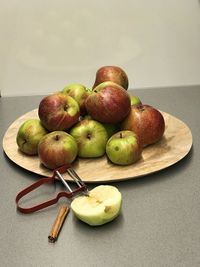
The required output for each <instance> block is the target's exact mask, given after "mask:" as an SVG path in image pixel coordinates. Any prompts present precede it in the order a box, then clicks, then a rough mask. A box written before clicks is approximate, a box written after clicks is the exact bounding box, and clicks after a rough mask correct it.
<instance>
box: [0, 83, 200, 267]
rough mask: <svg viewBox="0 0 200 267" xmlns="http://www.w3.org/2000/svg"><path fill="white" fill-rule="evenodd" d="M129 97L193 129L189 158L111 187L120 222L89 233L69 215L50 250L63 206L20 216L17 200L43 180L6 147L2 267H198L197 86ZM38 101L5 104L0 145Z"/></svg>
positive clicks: (0, 189) (1, 102)
mask: <svg viewBox="0 0 200 267" xmlns="http://www.w3.org/2000/svg"><path fill="white" fill-rule="evenodd" d="M132 93H133V94H136V95H138V96H139V97H140V98H141V100H142V101H143V103H148V104H150V105H153V106H155V107H156V108H159V109H161V110H163V111H165V112H168V113H170V114H172V115H174V116H176V117H178V118H179V119H181V120H183V121H184V122H185V123H186V124H187V125H188V126H189V127H190V129H191V131H192V134H193V147H192V150H191V151H190V153H189V154H188V155H187V156H186V157H185V158H184V159H183V160H181V161H180V162H178V163H177V164H175V165H173V166H171V167H169V168H167V169H165V170H162V171H160V172H158V173H155V174H151V175H148V176H145V177H143V178H138V179H133V180H129V181H124V182H117V183H113V185H115V186H117V187H118V188H119V190H120V191H121V192H122V195H123V208H122V213H121V215H120V216H119V217H118V218H117V219H116V220H115V221H113V222H111V223H109V224H107V225H104V226H101V227H93V228H92V227H90V226H87V225H86V224H84V223H81V222H80V221H78V220H76V219H75V218H74V216H73V214H72V213H70V214H69V216H68V217H67V220H66V221H65V224H64V226H63V228H62V231H61V234H60V236H59V239H58V241H57V242H56V243H55V244H51V243H48V240H47V236H48V234H49V231H50V229H51V226H52V224H53V221H54V219H55V217H56V214H57V211H58V207H59V205H60V204H61V202H60V203H59V205H58V206H56V207H51V208H49V209H46V210H43V211H41V212H37V213H34V214H30V215H23V214H21V213H19V212H17V211H16V206H15V196H16V194H17V193H18V192H19V191H20V190H21V189H23V188H24V187H26V186H28V185H29V184H30V183H32V182H34V181H36V180H37V179H39V178H40V176H37V175H35V174H33V173H30V172H28V171H25V170H23V169H21V168H20V167H18V166H16V165H15V164H14V163H12V162H11V161H10V160H9V159H8V158H7V157H6V155H5V154H4V153H3V149H2V148H1V153H0V167H1V174H0V180H1V186H0V199H1V201H0V229H1V231H0V241H1V245H0V259H1V261H0V266H23V267H24V266H38V267H39V266H59V267H62V266H83V267H84V266H96V267H98V266H104V267H107V266H109V267H112V266H126V267H128V266H153V267H157V266H159V267H160V266H170V267H171V266H172V267H174V266H187V267H188V266H192V267H196V266H200V174H199V172H200V171H199V170H200V168H199V167H200V164H198V162H199V158H200V147H199V139H200V137H199V136H200V134H199V133H200V119H199V113H200V108H199V107H200V105H199V104H200V86H190V87H178V88H160V89H141V90H133V91H132ZM41 99H42V96H32V97H5V98H1V99H0V137H1V140H2V139H3V136H4V133H5V131H6V130H7V128H8V127H9V125H10V124H11V123H12V122H13V121H14V120H16V119H17V118H18V117H19V116H21V115H22V114H24V113H26V112H28V111H30V110H32V109H34V108H36V107H38V104H39V102H40V101H41ZM94 186H95V184H90V185H89V188H92V187H94ZM61 187H62V185H61V184H60V183H59V182H58V183H57V186H56V189H55V188H54V187H52V186H45V187H43V188H42V189H41V191H39V192H37V194H36V193H34V195H31V196H30V197H29V198H30V199H31V200H32V201H33V200H38V201H40V200H42V199H43V198H45V197H49V196H52V195H53V194H54V193H55V190H56V191H59V190H60V189H61ZM30 199H29V201H30ZM27 203H29V202H27Z"/></svg>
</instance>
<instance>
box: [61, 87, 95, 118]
mask: <svg viewBox="0 0 200 267" xmlns="http://www.w3.org/2000/svg"><path fill="white" fill-rule="evenodd" d="M62 93H64V94H67V95H69V96H71V97H73V98H74V99H75V100H76V101H77V103H78V104H79V107H80V114H81V115H83V114H85V113H86V108H85V100H86V98H87V97H88V95H89V94H90V90H89V89H87V88H86V87H85V86H84V85H82V84H78V83H74V84H70V85H67V86H66V87H65V88H64V89H63V90H62Z"/></svg>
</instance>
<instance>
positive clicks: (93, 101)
mask: <svg viewBox="0 0 200 267" xmlns="http://www.w3.org/2000/svg"><path fill="white" fill-rule="evenodd" d="M85 106H86V109H87V112H88V113H89V115H90V116H91V117H92V118H93V119H94V120H97V121H100V122H102V123H118V122H120V121H122V120H123V119H124V118H125V117H126V116H127V115H128V113H129V112H130V109H131V101H130V96H129V94H128V93H127V91H126V90H125V89H124V88H123V87H121V86H120V85H118V84H116V83H113V82H110V81H108V82H103V83H101V84H99V85H98V86H97V87H95V89H94V90H93V92H92V93H91V95H89V96H88V98H87V99H86V101H85Z"/></svg>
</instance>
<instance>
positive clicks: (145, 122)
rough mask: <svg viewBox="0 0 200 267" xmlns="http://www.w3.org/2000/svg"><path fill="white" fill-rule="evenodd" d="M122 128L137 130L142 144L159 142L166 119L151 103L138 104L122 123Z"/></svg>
mask: <svg viewBox="0 0 200 267" xmlns="http://www.w3.org/2000/svg"><path fill="white" fill-rule="evenodd" d="M121 129H122V130H130V131H133V132H135V133H136V134H137V135H138V137H139V139H140V141H141V143H142V146H143V147H145V146H147V145H150V144H154V143H156V142H158V141H159V140H160V139H161V138H162V136H163V134H164V131H165V121H164V117H163V115H162V114H161V113H160V111H159V110H157V109H155V108H154V107H152V106H149V105H145V104H144V105H136V106H132V107H131V112H130V113H129V114H128V116H127V117H126V118H125V120H124V121H123V122H122V124H121Z"/></svg>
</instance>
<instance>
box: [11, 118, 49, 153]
mask: <svg viewBox="0 0 200 267" xmlns="http://www.w3.org/2000/svg"><path fill="white" fill-rule="evenodd" d="M46 134H47V130H46V129H45V128H44V127H43V126H42V123H41V121H40V120H39V119H28V120H26V121H25V122H24V123H23V124H22V125H21V126H20V127H19V129H18V132H17V137H16V142H17V145H18V147H19V149H20V150H21V151H22V152H24V153H25V154H27V155H37V153H38V144H39V142H40V140H41V139H42V137H43V136H45V135H46Z"/></svg>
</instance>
